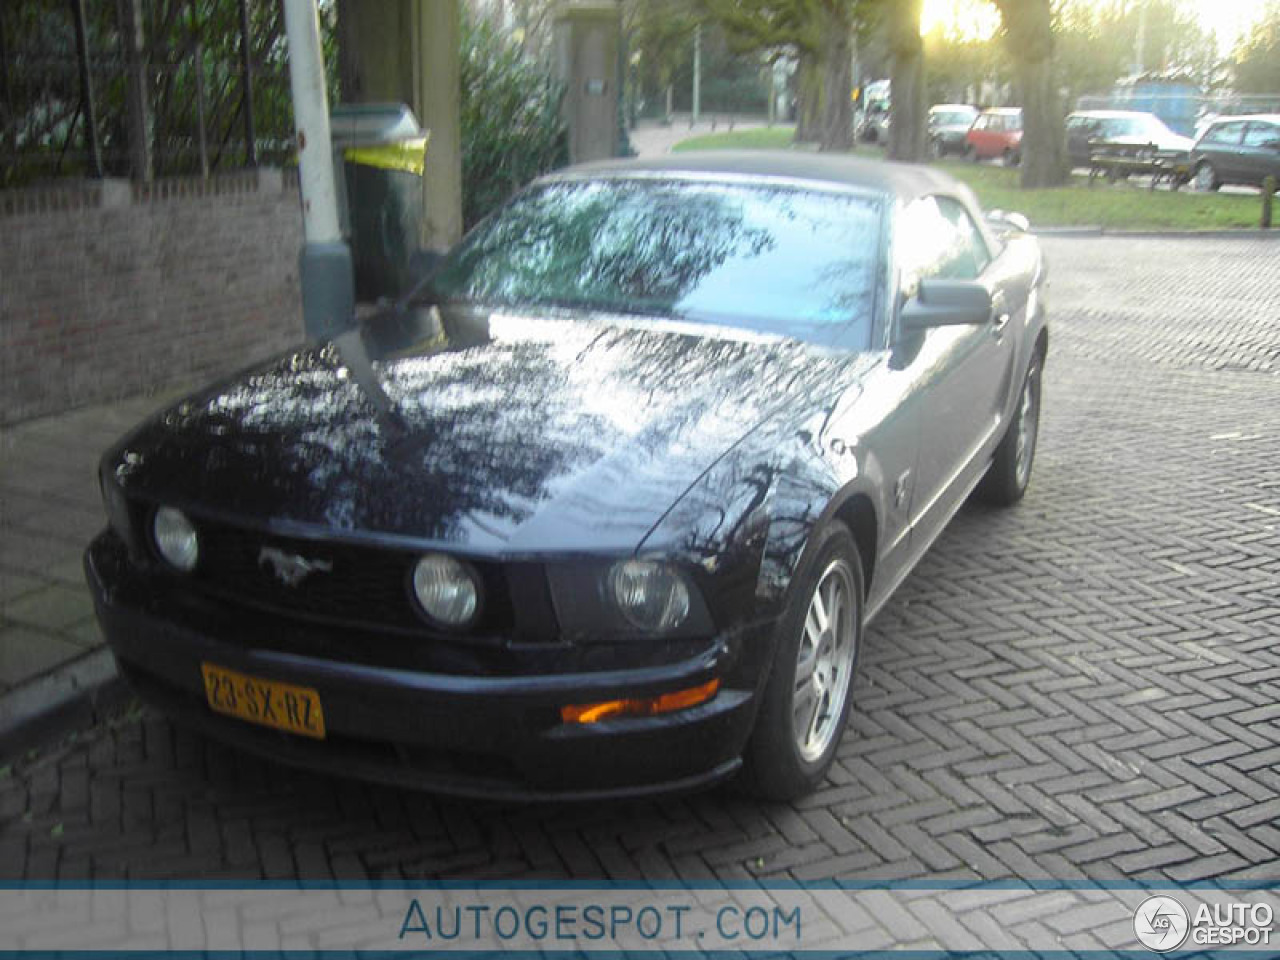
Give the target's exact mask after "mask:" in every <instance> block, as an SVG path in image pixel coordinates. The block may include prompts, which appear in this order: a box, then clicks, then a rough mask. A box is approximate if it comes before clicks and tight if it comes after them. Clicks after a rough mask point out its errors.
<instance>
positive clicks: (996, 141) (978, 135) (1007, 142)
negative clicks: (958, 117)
mask: <svg viewBox="0 0 1280 960" xmlns="http://www.w3.org/2000/svg"><path fill="white" fill-rule="evenodd" d="M964 155H965V156H966V157H968V158H969V159H970V160H974V161H977V160H984V159H990V158H992V157H999V158H1000V159H1002V160H1003V161H1004V162H1005V164H1006V165H1007V166H1017V165H1018V162H1019V161H1020V160H1021V159H1022V110H1021V108H1019V107H1002V108H1000V109H998V110H984V111H982V113H980V114H979V115H978V119H977V120H975V121H973V126H972V127H970V128H969V132H968V134H966V135H965V152H964Z"/></svg>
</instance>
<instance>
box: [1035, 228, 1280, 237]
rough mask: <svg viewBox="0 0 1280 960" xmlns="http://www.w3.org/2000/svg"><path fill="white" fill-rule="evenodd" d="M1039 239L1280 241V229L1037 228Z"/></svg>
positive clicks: (1036, 232) (1036, 233)
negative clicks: (1103, 238)
mask: <svg viewBox="0 0 1280 960" xmlns="http://www.w3.org/2000/svg"><path fill="white" fill-rule="evenodd" d="M1030 232H1031V233H1032V234H1033V235H1034V236H1037V237H1133V238H1135V239H1138V238H1141V237H1153V238H1160V237H1164V238H1167V239H1170V240H1232V239H1235V240H1268V239H1270V240H1280V229H1271V230H1261V229H1259V228H1257V227H1241V228H1240V229H1238V230H1120V229H1115V228H1112V227H1038V228H1037V227H1036V225H1035V224H1032V225H1031V231H1030Z"/></svg>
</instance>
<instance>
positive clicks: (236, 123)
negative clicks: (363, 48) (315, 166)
mask: <svg viewBox="0 0 1280 960" xmlns="http://www.w3.org/2000/svg"><path fill="white" fill-rule="evenodd" d="M321 13H322V18H321V20H322V26H323V33H324V37H325V42H326V46H327V47H328V49H327V50H326V53H327V54H329V56H327V57H326V60H327V61H328V62H330V63H332V62H333V56H332V54H333V53H334V36H335V30H334V18H335V11H334V5H333V4H332V3H328V2H322V3H321ZM292 133H293V109H292V104H291V101H290V96H289V76H288V59H287V51H286V43H285V36H284V14H283V10H282V7H281V4H280V2H279V0H3V2H0V186H4V187H11V186H21V185H25V184H31V183H37V182H40V181H45V180H50V179H56V178H65V177H101V176H118V177H132V178H134V179H140V180H146V179H151V178H152V177H158V176H177V175H190V174H197V175H198V174H205V175H208V174H209V173H211V172H218V171H223V170H231V169H236V168H241V167H246V166H248V167H252V166H256V165H258V164H259V163H269V164H274V165H283V164H287V163H289V162H291V160H292V156H293V145H292Z"/></svg>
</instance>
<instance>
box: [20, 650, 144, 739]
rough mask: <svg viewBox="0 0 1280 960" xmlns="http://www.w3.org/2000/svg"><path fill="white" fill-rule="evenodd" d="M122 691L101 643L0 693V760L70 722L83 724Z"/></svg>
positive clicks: (122, 694) (121, 681)
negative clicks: (41, 674) (82, 654)
mask: <svg viewBox="0 0 1280 960" xmlns="http://www.w3.org/2000/svg"><path fill="white" fill-rule="evenodd" d="M126 693H127V687H126V686H125V683H124V678H122V677H121V676H120V674H119V673H118V672H117V670H116V662H115V658H114V657H112V655H111V651H110V650H109V649H108V648H107V647H105V646H104V647H99V648H98V649H97V650H94V651H93V652H91V653H87V654H85V655H84V656H82V657H79V658H77V659H75V660H72V661H71V662H70V663H65V664H63V665H62V666H60V667H58V668H56V669H55V670H53V671H51V672H49V673H46V674H44V675H43V676H41V677H37V678H36V679H35V680H32V681H30V682H28V683H25V684H23V685H22V686H20V687H18V688H16V689H14V690H10V691H9V692H8V693H6V694H4V695H3V696H0V759H4V758H9V757H14V756H17V755H19V754H21V753H22V752H23V751H24V750H27V749H28V748H30V747H32V746H36V745H37V744H40V743H44V742H47V741H49V740H51V739H53V738H54V737H55V736H56V735H57V734H58V733H61V732H63V731H65V730H67V729H69V728H72V727H83V726H89V725H90V724H92V723H94V722H95V720H96V719H97V718H98V716H99V715H100V714H101V712H102V711H103V709H105V708H106V707H109V706H112V705H114V704H117V703H120V702H121V701H122V700H123V699H124V697H125V695H126Z"/></svg>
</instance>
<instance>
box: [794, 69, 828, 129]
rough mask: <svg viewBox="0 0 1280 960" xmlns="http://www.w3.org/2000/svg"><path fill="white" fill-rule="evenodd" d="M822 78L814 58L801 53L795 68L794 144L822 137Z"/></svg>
mask: <svg viewBox="0 0 1280 960" xmlns="http://www.w3.org/2000/svg"><path fill="white" fill-rule="evenodd" d="M821 118H822V76H821V74H820V73H819V71H818V64H817V61H816V58H815V57H813V56H811V55H809V54H804V53H802V54H801V55H800V63H799V66H798V67H797V68H796V142H797V143H812V142H814V141H815V140H819V139H821V137H822V120H821Z"/></svg>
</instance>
